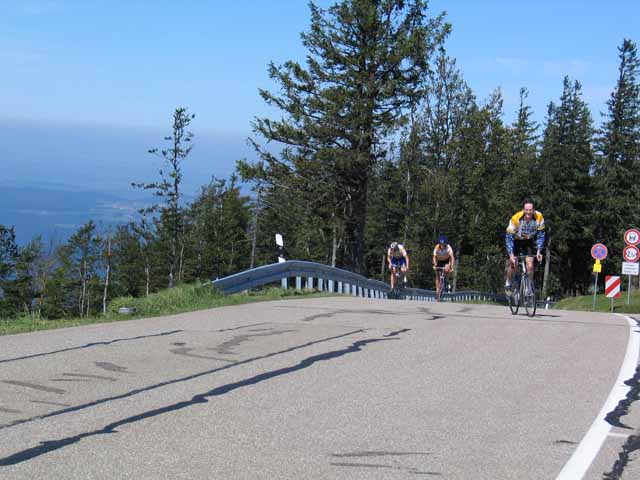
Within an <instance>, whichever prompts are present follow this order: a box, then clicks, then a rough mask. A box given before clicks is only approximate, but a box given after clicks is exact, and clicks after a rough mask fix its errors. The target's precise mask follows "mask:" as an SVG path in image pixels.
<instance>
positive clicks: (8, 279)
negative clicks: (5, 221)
mask: <svg viewBox="0 0 640 480" xmlns="http://www.w3.org/2000/svg"><path fill="white" fill-rule="evenodd" d="M17 258H18V246H17V245H16V234H15V230H14V228H13V227H6V226H4V225H0V318H3V317H10V316H13V315H15V313H16V306H15V304H14V303H13V302H12V299H11V298H10V295H9V291H10V289H11V286H12V283H13V282H15V275H16V273H15V267H16V262H17Z"/></svg>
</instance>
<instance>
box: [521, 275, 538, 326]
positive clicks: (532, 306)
mask: <svg viewBox="0 0 640 480" xmlns="http://www.w3.org/2000/svg"><path fill="white" fill-rule="evenodd" d="M522 286H523V288H522V303H523V305H524V310H525V311H526V312H527V315H528V316H530V317H533V316H534V315H535V314H536V307H537V306H538V305H537V303H538V302H536V290H535V287H534V286H533V282H532V281H531V279H530V278H529V277H528V276H525V277H524V278H523V279H522Z"/></svg>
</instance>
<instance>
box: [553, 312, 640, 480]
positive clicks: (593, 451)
mask: <svg viewBox="0 0 640 480" xmlns="http://www.w3.org/2000/svg"><path fill="white" fill-rule="evenodd" d="M618 315H619V314H618ZM619 316H621V317H623V318H625V319H626V320H627V323H628V324H629V341H628V342H627V353H626V354H625V356H624V360H623V362H622V367H621V368H620V373H619V374H618V379H617V380H616V383H615V385H614V386H613V389H612V390H611V392H610V393H609V397H608V398H607V401H606V402H605V403H604V405H603V406H602V409H601V410H600V413H599V414H598V416H597V417H596V419H595V420H594V421H593V423H592V424H591V428H589V431H588V432H587V434H586V435H585V436H584V438H583V439H582V441H581V442H580V444H579V445H578V447H577V448H576V450H575V451H574V452H573V455H571V458H570V459H569V461H568V462H567V463H566V464H565V465H564V467H563V468H562V470H561V471H560V473H559V474H558V476H557V477H556V480H580V479H581V478H582V477H584V474H585V473H587V470H588V469H589V466H590V465H591V463H592V462H593V460H594V459H595V458H596V455H598V452H599V451H600V448H601V447H602V444H603V443H604V441H605V440H606V438H607V436H608V435H610V432H611V425H610V424H609V423H607V422H606V421H605V417H606V415H607V413H609V412H610V411H612V410H613V409H614V408H616V405H618V402H619V401H620V400H623V399H624V398H625V397H626V396H627V392H628V391H629V390H630V389H631V387H630V386H628V385H625V383H624V382H625V380H628V379H629V378H632V377H633V376H634V375H635V371H636V368H637V365H638V353H639V351H640V336H639V335H638V334H637V333H636V332H634V331H633V329H634V327H637V324H636V322H635V320H633V319H632V318H630V317H627V316H624V315H619ZM611 435H615V434H611Z"/></svg>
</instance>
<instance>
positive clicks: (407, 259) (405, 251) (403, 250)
mask: <svg viewBox="0 0 640 480" xmlns="http://www.w3.org/2000/svg"><path fill="white" fill-rule="evenodd" d="M402 252H403V253H404V259H405V261H406V262H407V270H409V254H408V253H407V250H406V249H402Z"/></svg>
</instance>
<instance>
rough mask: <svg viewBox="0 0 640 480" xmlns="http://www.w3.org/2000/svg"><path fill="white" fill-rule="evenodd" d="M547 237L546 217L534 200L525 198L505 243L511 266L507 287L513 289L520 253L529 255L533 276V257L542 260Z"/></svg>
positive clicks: (509, 227) (508, 289)
mask: <svg viewBox="0 0 640 480" xmlns="http://www.w3.org/2000/svg"><path fill="white" fill-rule="evenodd" d="M545 238H546V233H545V225H544V217H543V216H542V213H540V212H538V211H536V210H535V208H534V206H533V201H531V199H529V198H525V199H524V200H523V202H522V210H521V211H519V212H517V213H515V214H514V215H513V216H512V217H511V220H510V221H509V225H507V234H506V235H505V244H506V247H507V253H508V254H509V267H508V268H507V281H506V282H505V289H506V290H507V291H510V290H511V280H512V279H513V272H514V271H515V269H516V262H517V257H518V255H527V273H528V275H529V277H530V278H531V277H533V257H534V256H535V257H536V258H537V260H538V262H541V261H542V249H543V248H544V242H545Z"/></svg>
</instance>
